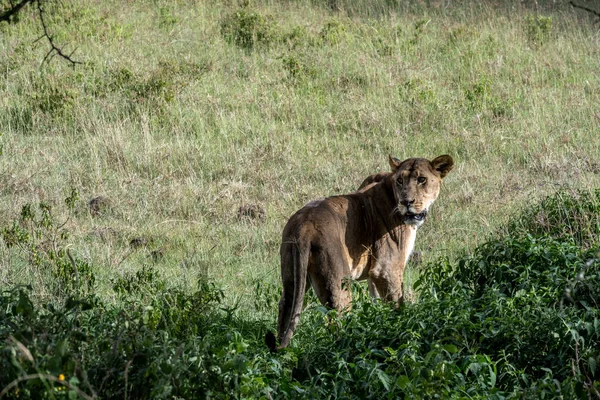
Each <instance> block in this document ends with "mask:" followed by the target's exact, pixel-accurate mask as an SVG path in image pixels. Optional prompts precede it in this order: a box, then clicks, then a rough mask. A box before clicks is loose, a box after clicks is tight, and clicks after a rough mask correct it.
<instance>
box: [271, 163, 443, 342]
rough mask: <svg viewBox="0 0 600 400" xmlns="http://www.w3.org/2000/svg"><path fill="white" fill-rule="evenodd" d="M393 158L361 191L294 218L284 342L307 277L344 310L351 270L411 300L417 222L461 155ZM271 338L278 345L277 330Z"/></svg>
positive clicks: (375, 287) (376, 290)
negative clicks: (408, 288) (406, 280)
mask: <svg viewBox="0 0 600 400" xmlns="http://www.w3.org/2000/svg"><path fill="white" fill-rule="evenodd" d="M389 162H390V167H391V169H392V171H391V172H388V173H380V174H376V175H371V176H370V177H368V178H367V179H366V180H365V181H364V182H363V184H362V185H361V186H360V188H359V190H358V191H357V192H355V193H352V194H347V195H340V196H333V197H329V198H326V199H323V200H317V201H312V202H310V203H309V204H307V205H306V206H304V207H303V208H302V209H300V210H299V211H298V212H296V213H295V214H294V215H293V216H292V217H291V218H290V219H289V221H288V223H287V224H286V226H285V228H284V230H283V236H282V243H281V247H280V256H281V277H282V281H283V294H282V296H281V300H280V302H279V318H278V329H277V331H278V339H279V343H280V345H279V347H280V348H282V347H287V346H288V345H289V343H290V340H291V338H292V334H293V333H294V330H295V328H296V325H297V324H298V321H299V319H300V313H301V311H302V304H303V300H304V294H305V292H306V283H307V277H309V278H310V283H311V284H312V286H313V288H314V289H315V292H316V294H317V297H318V298H319V300H320V301H321V303H322V304H323V305H325V306H327V307H331V308H335V309H337V310H342V309H344V308H345V307H347V306H348V305H349V302H350V293H349V292H348V291H347V290H346V289H345V288H342V280H343V279H344V278H345V277H351V278H353V279H357V280H364V279H367V280H368V281H369V291H370V293H371V295H372V296H374V297H381V298H382V299H384V300H387V301H394V302H399V303H401V302H402V301H403V296H402V280H403V276H404V269H405V267H406V263H407V261H408V258H409V257H410V253H411V252H412V249H413V246H414V242H415V237H416V233H417V228H418V226H419V225H421V224H422V223H423V220H424V215H425V213H426V211H427V210H428V209H429V207H430V206H431V204H433V202H434V201H435V200H436V198H437V197H438V194H439V192H440V184H441V182H442V178H443V177H445V176H446V174H448V172H450V170H451V169H452V167H453V161H452V158H451V157H450V156H447V155H444V156H440V157H437V158H436V159H434V160H433V161H429V160H426V159H424V158H410V159H407V160H405V161H403V162H401V161H400V160H398V159H396V158H392V157H390V159H389ZM424 212H425V213H424ZM268 341H269V343H272V344H271V345H270V346H272V347H274V338H273V339H271V340H268Z"/></svg>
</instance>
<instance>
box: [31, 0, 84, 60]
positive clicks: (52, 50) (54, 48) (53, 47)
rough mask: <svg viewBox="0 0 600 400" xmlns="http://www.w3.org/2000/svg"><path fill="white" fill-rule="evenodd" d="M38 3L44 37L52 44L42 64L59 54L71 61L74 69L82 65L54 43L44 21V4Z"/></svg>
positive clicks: (37, 1) (38, 1) (39, 0)
mask: <svg viewBox="0 0 600 400" xmlns="http://www.w3.org/2000/svg"><path fill="white" fill-rule="evenodd" d="M36 3H37V8H38V15H39V17H40V23H41V24H42V28H43V30H44V36H45V37H46V39H48V43H50V51H48V53H47V54H46V56H45V57H44V59H43V60H42V64H43V63H44V62H46V60H48V61H50V60H51V59H52V57H51V56H54V55H55V54H58V55H59V56H61V57H62V58H64V59H65V60H67V61H69V62H70V63H71V66H72V67H74V66H75V65H77V64H82V63H81V62H80V61H75V60H73V59H72V58H71V57H70V55H68V54H65V53H63V51H62V49H61V48H60V47H58V46H57V45H56V44H55V43H54V38H52V36H50V33H48V27H47V25H46V21H45V20H44V9H43V7H42V2H41V0H36ZM72 54H73V53H71V55H72Z"/></svg>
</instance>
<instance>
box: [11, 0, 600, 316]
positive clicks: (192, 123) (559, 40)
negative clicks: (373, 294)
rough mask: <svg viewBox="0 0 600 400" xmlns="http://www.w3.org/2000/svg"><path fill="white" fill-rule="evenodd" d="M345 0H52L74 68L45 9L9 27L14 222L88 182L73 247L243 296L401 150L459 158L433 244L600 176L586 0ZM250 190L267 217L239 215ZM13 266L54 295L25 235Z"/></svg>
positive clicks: (427, 252)
mask: <svg viewBox="0 0 600 400" xmlns="http://www.w3.org/2000/svg"><path fill="white" fill-rule="evenodd" d="M339 4H340V6H341V7H342V9H343V10H342V11H338V12H336V11H331V10H330V9H329V8H327V7H326V4H321V3H319V2H312V3H311V2H302V1H298V2H291V1H290V2H281V3H279V2H259V1H255V2H252V4H250V5H247V6H244V5H240V4H237V3H235V2H214V1H206V2H190V1H155V2H152V3H147V2H127V3H122V2H112V1H107V2H93V1H83V2H63V3H61V4H60V5H55V6H53V7H54V8H52V7H50V6H48V14H49V15H50V14H52V15H54V17H53V18H52V20H51V23H50V30H51V32H52V33H53V35H54V37H55V40H56V41H57V43H59V44H60V46H62V47H63V48H64V49H65V50H66V51H68V52H69V51H72V50H73V49H75V48H76V49H77V51H76V52H75V53H74V55H73V58H75V59H76V60H78V61H81V62H83V64H82V65H77V66H76V67H75V68H71V66H70V65H69V64H68V63H67V62H65V61H63V60H61V59H59V58H57V57H55V58H54V59H53V60H52V61H51V62H49V63H45V64H42V63H41V62H42V59H43V58H44V54H45V52H46V51H47V50H48V49H47V48H46V46H45V44H44V42H43V41H40V42H35V39H36V38H37V37H38V36H39V34H40V27H39V24H38V22H37V21H36V19H35V13H34V10H33V9H32V10H27V12H26V13H25V14H24V15H23V16H22V18H21V21H20V22H19V23H18V24H15V25H7V24H2V25H0V29H1V32H2V35H1V36H0V74H1V76H2V79H1V80H0V109H1V110H2V111H1V112H0V133H1V134H2V136H1V139H0V140H1V145H2V149H3V153H2V156H1V157H0V176H1V182H2V185H1V186H0V224H1V225H2V226H9V225H10V223H11V221H13V220H15V219H16V218H18V216H19V213H20V211H21V207H22V206H23V205H24V204H26V203H32V204H37V203H38V202H44V203H47V204H49V205H50V206H52V209H53V212H54V214H55V215H57V216H58V217H59V218H58V219H59V220H65V219H67V216H68V215H69V213H68V210H67V208H66V207H65V206H64V203H63V199H64V198H65V197H67V196H68V195H69V194H70V193H71V190H72V189H76V190H77V191H78V193H79V198H80V201H79V202H78V203H77V204H76V206H75V208H74V211H73V212H72V213H70V216H69V219H68V222H67V225H66V227H67V228H68V229H69V231H70V233H71V237H70V239H69V243H70V246H71V251H72V252H73V253H75V254H77V255H78V257H80V258H83V259H85V260H87V261H89V263H90V264H91V265H93V268H94V269H95V272H96V274H97V277H98V280H97V283H98V285H99V287H100V288H106V289H108V287H109V286H110V285H109V282H110V280H111V279H114V278H115V277H117V276H122V275H123V274H124V273H126V272H131V271H137V270H139V269H140V268H141V266H142V265H145V264H148V263H154V264H155V266H156V267H157V268H158V269H159V270H160V271H161V272H162V273H164V274H165V276H167V277H168V279H170V280H171V281H172V282H173V284H174V285H184V286H185V285H189V284H190V282H194V281H195V279H193V278H194V277H196V276H198V275H203V276H206V277H208V278H209V279H211V280H213V281H215V282H217V283H218V284H219V285H221V286H222V287H223V288H224V290H225V292H226V296H227V299H228V300H229V301H230V302H232V303H235V302H240V304H242V307H245V305H246V304H248V301H247V300H248V299H249V298H251V296H253V294H254V291H255V290H256V285H257V283H261V284H263V286H264V287H266V288H267V289H265V290H270V291H272V292H276V291H278V290H279V289H278V285H279V283H278V280H279V272H278V268H279V260H278V246H279V241H280V232H281V230H282V228H283V225H284V224H285V222H286V221H287V218H288V217H289V216H290V215H291V214H292V213H293V212H294V211H295V210H297V209H298V208H300V207H301V206H302V205H303V204H305V203H306V202H307V201H309V200H311V199H315V198H318V197H323V196H329V195H333V194H338V193H345V192H350V191H353V190H355V189H356V188H357V186H358V185H359V184H360V182H361V181H362V179H363V178H364V177H366V176H367V175H369V174H371V173H374V172H378V171H382V170H386V169H387V168H388V166H387V156H388V154H392V155H394V156H396V157H399V158H404V157H415V156H422V157H429V158H432V157H435V156H437V155H440V154H446V153H447V154H451V155H452V156H453V157H454V158H455V161H456V168H455V170H454V171H453V172H452V173H451V174H450V175H449V177H448V178H447V180H446V182H445V185H444V188H443V190H442V193H441V195H440V197H439V200H438V202H437V204H436V205H435V206H434V210H433V213H432V214H431V218H430V219H429V221H428V222H427V224H426V225H425V226H424V227H423V228H422V229H421V230H420V232H419V238H418V241H417V245H416V251H420V252H421V253H422V255H423V260H424V262H428V261H431V260H433V259H436V258H438V257H443V256H448V257H454V256H456V255H457V254H461V253H463V252H469V251H471V250H472V249H474V247H475V246H477V245H478V244H479V243H481V242H482V240H483V239H484V238H485V237H486V235H488V234H490V233H491V232H494V231H495V230H496V229H497V228H498V227H499V226H500V225H501V224H502V223H504V222H505V221H506V220H507V218H508V216H510V215H513V214H515V213H516V212H517V211H518V210H520V209H522V208H523V207H526V206H527V205H528V204H531V203H532V202H533V201H534V200H535V199H537V198H540V197H541V196H543V195H545V194H548V193H552V192H553V191H554V190H556V189H557V188H560V187H569V188H590V187H597V186H598V183H599V181H600V174H599V172H600V145H599V143H600V141H599V140H598V139H597V138H598V134H599V133H600V130H599V128H598V126H599V123H600V114H599V112H600V110H599V109H598V104H600V74H599V72H598V71H600V59H599V58H598V57H597V55H598V50H599V49H600V40H599V36H598V33H597V30H596V29H595V28H594V27H593V25H592V24H591V21H590V20H589V18H588V15H586V14H585V13H584V12H581V13H579V12H575V11H574V10H573V9H571V8H568V7H566V6H564V7H558V6H555V7H554V8H551V9H550V8H549V9H544V8H543V7H541V8H540V9H539V10H537V11H536V10H535V9H533V8H531V9H529V8H526V7H521V6H519V7H512V8H506V9H505V8H500V7H494V6H491V5H490V6H486V5H479V6H473V5H463V6H456V7H446V6H445V5H444V4H445V3H443V2H439V3H434V4H433V5H431V6H429V7H425V6H420V5H419V4H417V3H415V4H409V5H403V6H398V7H396V8H394V7H392V6H389V5H386V4H387V3H386V4H384V3H383V2H354V3H352V2H348V3H344V2H340V3H339ZM98 196H102V201H99V202H98V206H97V207H96V208H93V209H92V208H90V204H89V202H90V201H91V200H92V199H95V198H97V197H98ZM244 205H257V206H258V207H259V208H262V209H264V210H265V215H266V218H265V220H264V221H262V220H261V219H251V218H246V219H239V218H238V217H237V210H238V208H239V207H241V206H244ZM0 263H1V264H2V265H3V266H5V267H3V268H2V269H1V270H0V284H1V285H2V286H5V285H9V284H16V283H31V282H36V283H37V284H36V286H35V288H36V291H37V293H38V294H40V295H44V285H43V279H44V278H43V277H42V276H41V275H40V273H39V272H37V271H35V270H34V269H32V268H31V267H30V265H29V264H28V263H27V260H26V257H24V256H23V253H22V252H19V251H13V250H7V249H6V248H5V247H4V246H0ZM6 267H8V268H6ZM411 276H413V277H414V276H415V274H414V268H413V273H412V274H411ZM409 280H410V279H409ZM409 283H410V282H409ZM105 293H106V296H111V291H110V290H106V291H105ZM274 314H275V309H273V318H274Z"/></svg>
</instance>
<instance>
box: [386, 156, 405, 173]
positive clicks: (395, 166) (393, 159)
mask: <svg viewBox="0 0 600 400" xmlns="http://www.w3.org/2000/svg"><path fill="white" fill-rule="evenodd" d="M389 157H390V168H391V169H392V172H396V170H397V169H398V167H399V166H400V164H402V161H400V160H398V159H397V158H396V157H392V156H391V155H390V156H389Z"/></svg>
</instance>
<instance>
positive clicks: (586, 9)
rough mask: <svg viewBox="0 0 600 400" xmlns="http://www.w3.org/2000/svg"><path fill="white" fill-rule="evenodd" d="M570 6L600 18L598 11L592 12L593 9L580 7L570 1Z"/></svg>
mask: <svg viewBox="0 0 600 400" xmlns="http://www.w3.org/2000/svg"><path fill="white" fill-rule="evenodd" d="M569 4H571V6H573V8H580V9H582V10H585V11H587V12H589V13H592V14H594V15H595V16H596V17H598V18H600V13H599V12H598V11H596V10H592V9H591V8H587V7H585V6H580V5H577V4H575V3H574V2H573V1H569Z"/></svg>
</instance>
